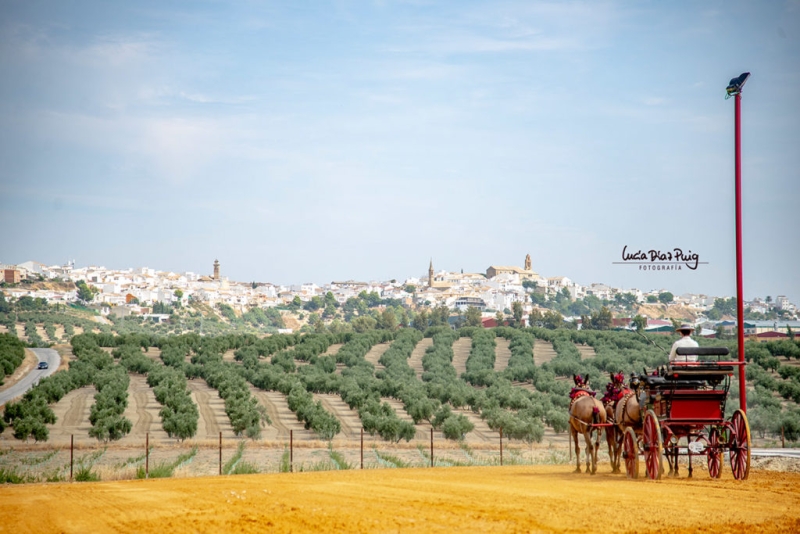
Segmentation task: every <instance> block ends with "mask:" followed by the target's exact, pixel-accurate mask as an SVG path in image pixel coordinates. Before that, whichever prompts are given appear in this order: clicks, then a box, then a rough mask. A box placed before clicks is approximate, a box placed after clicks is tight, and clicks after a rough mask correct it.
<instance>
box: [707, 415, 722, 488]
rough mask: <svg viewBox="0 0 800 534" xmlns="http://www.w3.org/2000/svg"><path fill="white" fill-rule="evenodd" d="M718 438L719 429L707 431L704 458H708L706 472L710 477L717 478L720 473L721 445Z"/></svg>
mask: <svg viewBox="0 0 800 534" xmlns="http://www.w3.org/2000/svg"><path fill="white" fill-rule="evenodd" d="M721 445H722V444H721V443H720V439H719V429H717V428H716V427H715V428H712V429H711V432H709V433H708V448H707V449H706V458H707V459H708V474H709V475H710V476H711V478H719V477H720V475H722V447H721Z"/></svg>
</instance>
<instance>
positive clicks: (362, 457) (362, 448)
mask: <svg viewBox="0 0 800 534" xmlns="http://www.w3.org/2000/svg"><path fill="white" fill-rule="evenodd" d="M361 469H364V429H363V428H362V429H361Z"/></svg>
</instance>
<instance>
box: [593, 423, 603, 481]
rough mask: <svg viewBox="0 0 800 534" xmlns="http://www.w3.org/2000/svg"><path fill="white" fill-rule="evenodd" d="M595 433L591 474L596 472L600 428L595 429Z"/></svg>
mask: <svg viewBox="0 0 800 534" xmlns="http://www.w3.org/2000/svg"><path fill="white" fill-rule="evenodd" d="M595 432H596V434H595V437H594V465H592V474H595V473H596V472H597V455H598V454H600V432H602V430H601V429H599V428H598V429H597V430H595Z"/></svg>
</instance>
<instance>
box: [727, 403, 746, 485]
mask: <svg viewBox="0 0 800 534" xmlns="http://www.w3.org/2000/svg"><path fill="white" fill-rule="evenodd" d="M728 447H729V450H730V457H731V471H733V478H735V479H736V480H746V479H747V477H748V475H750V424H749V423H748V422H747V416H746V415H745V413H744V412H743V411H742V410H736V411H735V412H733V416H732V417H731V429H730V441H729V442H728Z"/></svg>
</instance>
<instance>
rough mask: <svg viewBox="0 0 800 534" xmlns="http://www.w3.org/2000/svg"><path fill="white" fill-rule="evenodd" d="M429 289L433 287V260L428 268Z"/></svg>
mask: <svg viewBox="0 0 800 534" xmlns="http://www.w3.org/2000/svg"><path fill="white" fill-rule="evenodd" d="M428 287H433V258H431V264H430V266H429V267H428Z"/></svg>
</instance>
